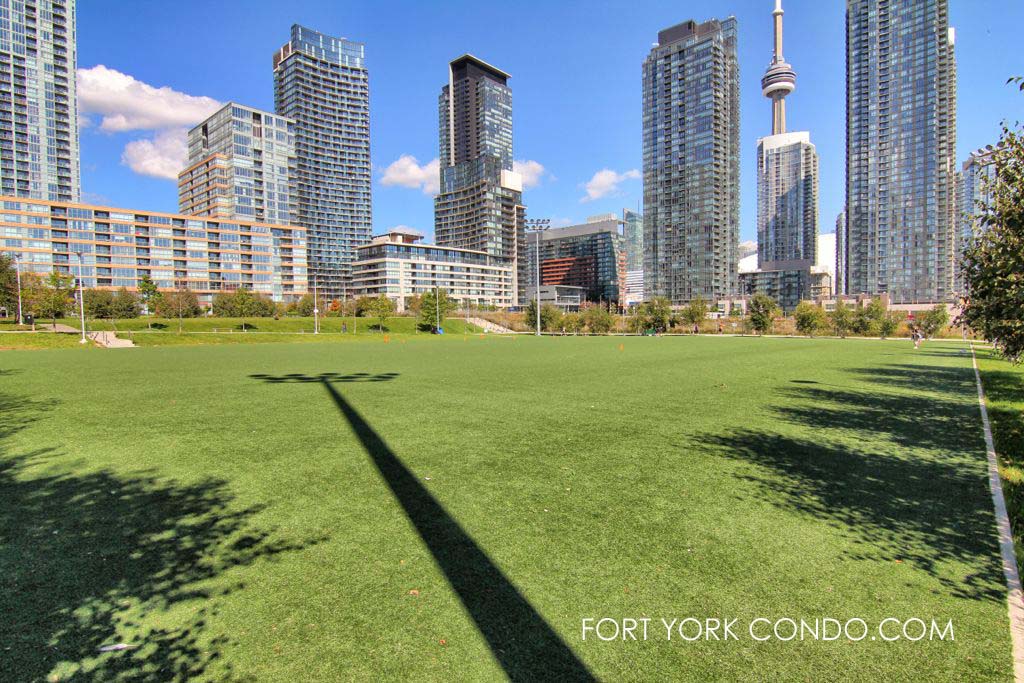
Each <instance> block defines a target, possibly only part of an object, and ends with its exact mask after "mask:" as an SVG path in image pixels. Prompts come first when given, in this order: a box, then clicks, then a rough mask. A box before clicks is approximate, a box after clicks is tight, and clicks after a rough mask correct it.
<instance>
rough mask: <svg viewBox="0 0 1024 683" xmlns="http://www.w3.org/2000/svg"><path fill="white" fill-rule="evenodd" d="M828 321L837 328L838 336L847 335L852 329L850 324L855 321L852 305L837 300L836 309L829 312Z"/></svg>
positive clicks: (833, 327) (834, 328)
mask: <svg viewBox="0 0 1024 683" xmlns="http://www.w3.org/2000/svg"><path fill="white" fill-rule="evenodd" d="M828 321H829V323H831V325H832V329H833V330H835V333H836V336H837V337H845V336H846V334H847V333H848V332H849V331H850V324H851V323H852V322H853V315H852V314H851V313H850V307H849V306H847V305H846V303H845V302H844V301H842V300H839V301H836V307H835V310H833V311H832V312H831V313H829V314H828Z"/></svg>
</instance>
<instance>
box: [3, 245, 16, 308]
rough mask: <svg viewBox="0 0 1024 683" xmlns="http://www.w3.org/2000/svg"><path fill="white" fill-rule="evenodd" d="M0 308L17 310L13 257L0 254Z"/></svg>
mask: <svg viewBox="0 0 1024 683" xmlns="http://www.w3.org/2000/svg"><path fill="white" fill-rule="evenodd" d="M0 308H6V309H7V310H8V315H10V311H17V310H18V271H17V270H16V269H15V266H14V259H12V258H11V257H9V256H5V255H4V254H0Z"/></svg>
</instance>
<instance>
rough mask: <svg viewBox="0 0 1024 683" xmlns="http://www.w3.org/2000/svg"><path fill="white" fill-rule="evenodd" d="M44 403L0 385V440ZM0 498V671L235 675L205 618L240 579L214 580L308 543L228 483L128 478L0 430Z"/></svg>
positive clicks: (106, 676) (20, 674)
mask: <svg viewBox="0 0 1024 683" xmlns="http://www.w3.org/2000/svg"><path fill="white" fill-rule="evenodd" d="M50 408H52V404H45V403H41V402H34V401H31V400H28V399H23V398H18V397H12V396H9V395H0V439H6V438H7V437H10V436H12V435H13V434H15V433H16V432H18V431H20V430H22V429H24V428H26V427H28V426H29V425H30V424H31V423H32V422H34V421H36V420H39V419H42V418H43V417H44V416H45V413H46V412H47V411H48V410H49V409H50ZM47 461H53V464H54V465H56V466H58V467H59V473H57V474H54V473H52V472H53V471H55V470H56V469H57V468H56V467H55V468H53V469H47V468H46V465H47ZM69 469H71V470H73V471H74V472H76V473H68V470H69ZM79 471H81V473H77V472H79ZM0 501H2V505H0V576H3V580H4V589H3V590H2V591H0V615H3V617H2V620H0V680H4V681H8V680H9V681H34V680H46V679H48V678H49V679H55V680H64V679H67V678H74V679H75V680H93V681H110V680H132V681H167V680H185V679H188V678H191V677H196V676H200V675H202V674H204V673H212V674H214V675H216V677H217V678H218V679H221V680H230V679H238V678H240V676H238V675H237V674H236V673H235V672H234V671H233V670H232V666H231V664H230V662H227V661H221V659H222V653H223V650H224V648H225V647H227V646H229V645H230V643H231V640H230V638H229V636H227V635H224V634H215V633H211V632H210V631H209V629H208V627H207V623H208V619H209V618H210V616H211V615H213V614H215V613H216V612H217V609H218V600H219V598H222V597H223V596H225V595H228V594H230V593H233V592H235V591H239V590H243V589H244V585H243V584H242V583H240V582H234V583H231V584H225V582H224V581H223V580H221V581H217V579H218V577H219V576H220V575H221V574H223V573H224V572H226V571H228V570H230V569H231V568H233V567H241V566H247V565H251V564H254V563H256V562H265V561H268V560H272V559H273V558H274V557H276V556H278V555H280V554H282V553H286V552H291V551H297V550H301V549H302V548H305V547H307V546H308V545H310V544H311V543H315V542H317V540H318V539H317V540H303V541H292V540H287V539H281V538H275V537H274V533H273V531H272V530H268V529H260V528H255V527H253V526H252V525H251V523H250V522H251V518H252V517H253V515H255V514H256V513H257V512H259V511H260V507H259V506H250V507H247V508H238V507H236V506H234V505H233V504H232V501H233V495H232V494H231V492H230V490H229V487H228V486H227V483H226V482H224V481H220V480H214V479H207V480H204V481H201V482H199V483H191V484H182V483H179V482H175V481H173V480H169V479H165V478H158V477H156V476H148V475H142V476H131V477H126V476H123V475H120V474H115V473H113V472H110V471H105V470H89V468H88V464H87V463H68V462H67V461H66V460H65V459H62V458H60V453H59V452H58V450H57V449H54V448H40V449H37V450H36V451H33V452H30V453H21V454H18V455H15V454H12V453H10V452H9V448H8V447H7V445H6V444H5V443H4V442H3V440H0ZM215 585H216V586H217V587H214V586H215ZM172 612H173V614H172ZM121 643H123V644H124V645H125V646H127V647H126V648H124V649H119V650H113V651H108V652H103V651H101V648H105V647H111V646H117V645H118V644H121Z"/></svg>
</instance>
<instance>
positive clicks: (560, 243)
mask: <svg viewBox="0 0 1024 683" xmlns="http://www.w3.org/2000/svg"><path fill="white" fill-rule="evenodd" d="M619 226H620V221H619V220H618V219H617V218H616V217H615V216H614V214H612V215H611V217H610V218H603V217H595V219H593V220H591V221H590V222H588V223H583V224H581V225H570V226H567V227H564V228H553V229H550V230H545V231H543V232H541V233H539V236H540V243H539V251H540V284H541V285H542V286H544V285H567V286H572V287H581V288H582V289H583V293H584V297H585V300H586V301H604V302H620V301H621V300H622V299H623V298H624V294H625V289H626V240H625V237H624V236H623V235H622V233H621V232H620V228H619ZM535 240H537V236H536V235H531V236H530V237H529V238H528V240H527V242H528V244H527V245H526V249H525V258H524V260H523V263H525V264H526V267H525V268H524V270H525V271H526V273H527V275H528V276H529V278H531V279H529V280H528V282H527V285H526V286H527V287H532V286H533V284H534V280H535V279H536V258H537V256H536V255H537V251H538V244H537V243H536V242H535Z"/></svg>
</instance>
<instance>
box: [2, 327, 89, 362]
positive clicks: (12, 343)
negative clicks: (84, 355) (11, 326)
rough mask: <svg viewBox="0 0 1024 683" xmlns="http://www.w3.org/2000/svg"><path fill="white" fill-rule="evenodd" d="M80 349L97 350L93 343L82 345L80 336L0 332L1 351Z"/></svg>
mask: <svg viewBox="0 0 1024 683" xmlns="http://www.w3.org/2000/svg"><path fill="white" fill-rule="evenodd" d="M78 348H95V346H94V344H93V343H92V342H91V341H86V343H85V344H82V338H81V336H79V335H78V334H54V333H52V332H38V333H35V334H33V333H31V332H27V333H25V332H10V333H7V332H0V351H10V350H15V349H16V350H26V349H78ZM0 367H2V366H0Z"/></svg>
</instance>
